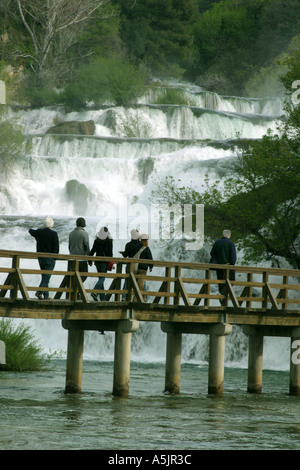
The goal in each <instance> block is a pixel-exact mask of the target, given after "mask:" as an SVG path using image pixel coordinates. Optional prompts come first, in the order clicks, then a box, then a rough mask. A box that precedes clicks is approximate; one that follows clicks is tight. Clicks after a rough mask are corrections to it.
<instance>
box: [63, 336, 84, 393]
mask: <svg viewBox="0 0 300 470" xmlns="http://www.w3.org/2000/svg"><path fill="white" fill-rule="evenodd" d="M83 340H84V331H83V330H68V351H67V371H66V388H65V393H80V392H81V381H82V360H83Z"/></svg>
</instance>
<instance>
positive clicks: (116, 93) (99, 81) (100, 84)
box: [60, 55, 145, 107]
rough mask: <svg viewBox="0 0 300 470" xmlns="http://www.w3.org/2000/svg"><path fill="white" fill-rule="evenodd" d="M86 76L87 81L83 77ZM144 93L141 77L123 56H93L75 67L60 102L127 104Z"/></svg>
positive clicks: (71, 103)
mask: <svg viewBox="0 0 300 470" xmlns="http://www.w3.org/2000/svg"><path fill="white" fill-rule="evenodd" d="M87 76H88V77H89V79H88V80H87V79H86V77H87ZM144 91H145V75H144V72H143V70H142V69H140V68H137V67H136V66H135V65H133V64H132V63H131V62H130V61H129V60H128V59H127V58H126V57H123V56H119V55H112V56H111V57H109V58H105V57H96V58H95V59H94V60H92V61H90V63H88V64H84V65H83V66H81V67H78V70H77V72H76V76H75V77H74V80H73V81H72V82H71V83H70V84H69V85H67V86H66V87H65V90H64V92H62V93H61V95H60V101H61V102H62V103H63V104H65V105H69V106H76V107H84V106H85V105H86V103H87V102H93V103H94V104H97V105H99V104H102V103H104V102H105V101H109V102H113V103H114V104H116V105H129V104H131V103H132V102H135V101H136V99H137V97H138V96H140V95H141V94H142V93H143V92H144Z"/></svg>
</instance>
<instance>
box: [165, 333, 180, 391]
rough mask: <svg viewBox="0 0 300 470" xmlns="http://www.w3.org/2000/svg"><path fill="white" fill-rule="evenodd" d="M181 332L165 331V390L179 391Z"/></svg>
mask: <svg viewBox="0 0 300 470" xmlns="http://www.w3.org/2000/svg"><path fill="white" fill-rule="evenodd" d="M181 340H182V334H181V333H173V332H171V333H167V356H166V374H165V392H169V393H174V394H175V393H179V391H180V371H181Z"/></svg>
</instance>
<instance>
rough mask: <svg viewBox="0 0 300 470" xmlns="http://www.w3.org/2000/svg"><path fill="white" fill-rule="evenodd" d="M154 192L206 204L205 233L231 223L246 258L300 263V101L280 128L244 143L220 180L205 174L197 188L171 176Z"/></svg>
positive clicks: (166, 198)
mask: <svg viewBox="0 0 300 470" xmlns="http://www.w3.org/2000/svg"><path fill="white" fill-rule="evenodd" d="M154 195H155V192H154ZM158 198H159V200H160V202H162V201H163V200H164V202H165V203H166V202H168V203H169V204H174V203H181V204H188V203H189V204H204V208H205V234H206V237H207V238H208V239H214V238H216V236H218V235H219V233H218V232H220V227H221V228H224V227H225V226H226V227H229V228H230V229H231V230H232V232H233V233H234V236H235V239H236V240H237V241H238V242H239V245H240V247H242V248H243V249H244V253H245V256H244V261H251V262H258V261H261V260H266V259H268V260H272V261H273V262H274V263H277V264H278V263H279V262H280V258H283V259H285V260H287V261H288V262H289V263H290V264H291V265H292V266H293V267H295V268H298V269H300V236H299V230H300V206H299V203H300V106H297V107H295V108H293V109H290V110H289V114H288V119H287V121H286V123H285V124H284V125H283V128H282V129H281V132H280V133H279V134H272V133H268V134H267V135H265V136H264V137H263V138H262V139H261V140H260V141H254V142H251V143H250V144H249V145H248V146H246V147H244V148H242V149H241V150H240V154H239V156H238V157H237V159H236V160H235V161H234V162H233V163H232V165H231V167H230V168H229V172H228V175H227V176H225V177H224V178H223V179H222V181H218V182H217V183H215V184H213V185H211V184H210V182H209V180H208V179H207V181H206V185H205V187H204V191H203V192H202V193H201V194H200V193H199V192H198V191H196V190H195V189H190V188H183V187H182V186H181V185H180V182H176V181H175V180H173V179H171V180H169V181H167V184H166V185H165V186H163V185H162V184H160V187H159V189H158ZM216 228H219V229H218V232H216Z"/></svg>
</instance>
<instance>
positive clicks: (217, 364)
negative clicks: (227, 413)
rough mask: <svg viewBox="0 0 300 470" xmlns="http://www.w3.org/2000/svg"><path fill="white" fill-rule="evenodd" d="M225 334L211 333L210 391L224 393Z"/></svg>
mask: <svg viewBox="0 0 300 470" xmlns="http://www.w3.org/2000/svg"><path fill="white" fill-rule="evenodd" d="M224 355H225V336H217V335H215V334H211V335H210V341H209V366H208V393H209V394H213V395H219V396H222V395H223V383H224Z"/></svg>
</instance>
